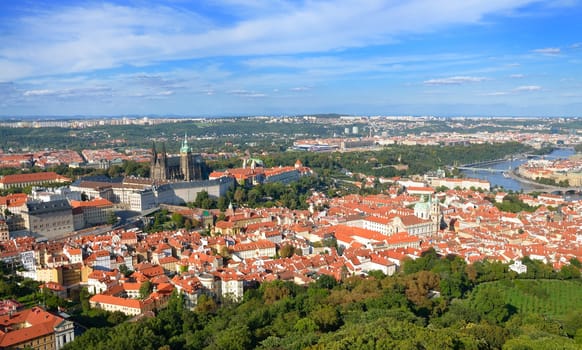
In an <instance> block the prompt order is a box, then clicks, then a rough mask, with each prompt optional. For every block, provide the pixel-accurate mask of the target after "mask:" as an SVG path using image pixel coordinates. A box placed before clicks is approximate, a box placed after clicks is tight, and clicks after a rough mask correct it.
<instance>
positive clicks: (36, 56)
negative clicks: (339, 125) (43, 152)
mask: <svg viewBox="0 0 582 350" xmlns="http://www.w3.org/2000/svg"><path fill="white" fill-rule="evenodd" d="M581 18H582V0H548V1H544V0H463V1H459V0H438V1H437V0H385V1H382V0H350V1H344V0H334V1H325V0H322V1H318V0H305V1H303V0H295V1H290V0H206V1H204V0H201V1H187V0H161V1H147V0H135V1H108V2H107V1H104V2H101V1H99V2H96V1H82V0H70V1H66V0H50V1H36V0H19V1H11V0H5V1H0V116H4V117H7V116H8V117H11V116H12V117H18V116H35V117H39V118H41V117H44V116H47V117H48V116H122V115H150V116H153V115H158V116H164V115H181V116H230V115H298V114H299V115H302V114H315V113H341V114H354V115H435V116H459V115H466V116H582V20H581Z"/></svg>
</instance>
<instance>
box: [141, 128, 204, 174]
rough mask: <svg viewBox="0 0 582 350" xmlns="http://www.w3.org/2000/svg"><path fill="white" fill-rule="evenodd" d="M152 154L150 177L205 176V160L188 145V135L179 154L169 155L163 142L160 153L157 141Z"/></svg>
mask: <svg viewBox="0 0 582 350" xmlns="http://www.w3.org/2000/svg"><path fill="white" fill-rule="evenodd" d="M152 154H153V157H152V163H151V166H150V177H151V179H152V180H154V181H157V182H166V181H193V180H202V178H203V173H204V161H203V160H202V157H201V156H200V155H199V154H192V148H191V147H190V146H189V145H188V137H187V136H186V135H185V136H184V141H183V142H182V147H181V148H180V155H179V156H172V157H169V156H168V154H167V153H166V145H165V144H162V151H161V152H160V153H158V151H157V150H156V145H155V143H154V144H153V147H152Z"/></svg>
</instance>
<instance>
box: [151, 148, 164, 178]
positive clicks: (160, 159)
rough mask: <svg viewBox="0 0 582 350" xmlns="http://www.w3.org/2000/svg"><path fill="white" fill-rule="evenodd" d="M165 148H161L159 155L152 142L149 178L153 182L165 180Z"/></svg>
mask: <svg viewBox="0 0 582 350" xmlns="http://www.w3.org/2000/svg"><path fill="white" fill-rule="evenodd" d="M166 158H167V157H166V146H165V145H164V146H163V150H162V153H161V154H158V151H157V150H156V144H155V143H154V142H152V162H151V165H150V177H151V178H152V179H154V180H166V179H167V178H168V171H167V167H166V160H167V159H166Z"/></svg>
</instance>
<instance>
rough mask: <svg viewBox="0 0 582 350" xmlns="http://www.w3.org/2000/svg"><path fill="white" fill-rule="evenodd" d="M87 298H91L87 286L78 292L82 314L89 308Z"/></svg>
mask: <svg viewBox="0 0 582 350" xmlns="http://www.w3.org/2000/svg"><path fill="white" fill-rule="evenodd" d="M89 298H91V294H89V290H88V289H87V287H83V288H82V289H81V292H80V293H79V300H80V301H81V309H82V310H83V313H84V314H87V313H88V312H89V310H91V304H90V303H89Z"/></svg>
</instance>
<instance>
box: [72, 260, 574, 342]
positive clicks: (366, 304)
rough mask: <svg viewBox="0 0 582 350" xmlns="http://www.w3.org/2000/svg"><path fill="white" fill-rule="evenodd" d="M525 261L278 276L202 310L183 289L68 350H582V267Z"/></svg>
mask: <svg viewBox="0 0 582 350" xmlns="http://www.w3.org/2000/svg"><path fill="white" fill-rule="evenodd" d="M289 254H292V253H291V252H289ZM523 263H524V264H525V265H526V266H527V267H528V272H527V273H526V274H522V275H518V274H516V273H514V272H512V271H510V270H509V269H508V265H506V264H502V263H499V262H489V261H483V262H478V263H475V264H471V265H467V264H466V263H465V261H464V260H463V259H461V258H459V257H457V256H453V255H447V256H440V255H438V254H437V253H436V252H435V251H434V250H432V249H431V250H428V251H426V252H425V253H423V255H422V257H421V258H419V259H417V260H407V261H405V263H404V266H403V269H402V271H401V272H400V273H399V274H397V275H394V276H385V275H384V274H383V273H381V272H379V271H371V272H370V273H369V276H367V277H363V276H357V275H352V276H350V275H349V274H348V273H347V272H346V273H343V274H342V278H341V280H340V281H337V280H336V279H335V278H333V277H331V276H327V275H321V276H319V277H315V280H314V281H313V282H312V283H310V284H309V285H308V286H299V285H296V284H294V283H291V282H286V281H281V280H276V281H272V282H266V283H263V284H261V285H260V286H259V287H254V288H252V287H251V288H248V290H247V291H246V292H245V295H244V299H243V301H242V302H239V303H236V302H233V301H231V300H228V299H223V300H217V299H213V298H210V297H207V296H206V295H202V296H201V297H199V300H198V306H197V307H196V308H195V309H194V310H193V311H192V310H187V309H185V308H184V307H183V303H182V300H181V297H180V295H179V294H178V293H174V295H173V296H172V298H171V300H170V302H169V305H168V307H167V308H166V309H164V310H158V311H157V313H156V316H155V317H153V318H147V319H142V320H140V321H137V322H132V323H128V322H126V323H122V324H120V325H118V326H115V327H101V328H91V329H88V330H87V331H86V332H85V333H84V334H83V335H82V336H80V337H78V338H77V339H76V340H75V341H74V342H73V343H71V344H68V345H67V346H66V347H65V349H79V348H83V349H108V350H115V349H124V350H129V349H152V350H154V349H221V350H222V349H476V350H477V349H509V350H517V349H557V348H559V349H579V348H580V346H582V316H581V315H582V312H581V311H582V302H581V301H580V300H582V289H581V288H580V287H581V286H582V284H581V283H582V281H581V280H580V270H579V269H578V268H576V267H575V266H574V265H576V264H578V265H579V262H578V261H576V262H575V263H574V262H573V263H572V265H567V267H565V268H564V269H562V270H560V271H554V270H553V269H552V267H551V266H549V265H546V264H544V263H542V262H540V261H537V260H533V259H529V258H527V257H526V258H524V259H523Z"/></svg>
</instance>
